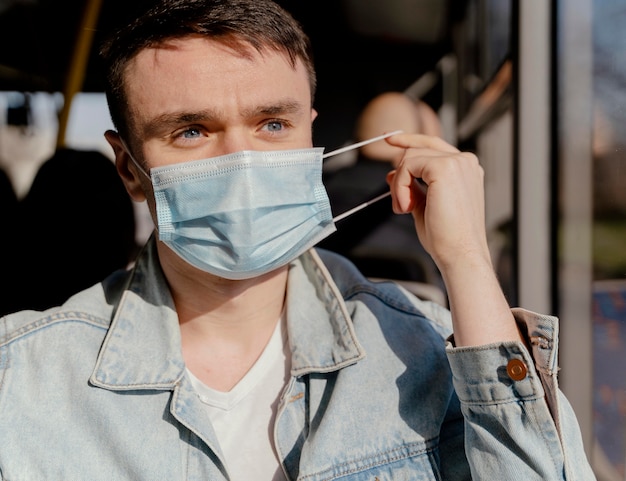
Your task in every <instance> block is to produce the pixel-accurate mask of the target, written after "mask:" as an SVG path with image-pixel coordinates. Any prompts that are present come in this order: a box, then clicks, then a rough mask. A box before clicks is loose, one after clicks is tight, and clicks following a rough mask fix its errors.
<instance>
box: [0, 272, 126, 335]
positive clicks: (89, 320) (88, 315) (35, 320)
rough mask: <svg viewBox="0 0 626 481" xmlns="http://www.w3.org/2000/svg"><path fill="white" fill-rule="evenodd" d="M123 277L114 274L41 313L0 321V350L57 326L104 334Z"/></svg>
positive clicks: (15, 315)
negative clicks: (96, 331)
mask: <svg viewBox="0 0 626 481" xmlns="http://www.w3.org/2000/svg"><path fill="white" fill-rule="evenodd" d="M125 276H126V273H124V272H119V273H114V274H112V275H111V276H110V277H108V278H107V279H105V280H104V281H103V282H100V283H98V284H95V285H93V286H91V287H89V288H87V289H85V290H83V291H80V292H78V293H76V294H74V295H73V296H72V297H70V298H69V299H68V300H67V301H65V302H64V303H63V304H62V305H60V306H56V307H52V308H50V309H46V310H44V311H35V310H24V311H19V312H15V313H12V314H9V315H7V316H5V317H2V318H0V347H3V346H7V345H9V344H11V343H13V342H15V341H18V340H20V339H24V338H27V337H31V336H33V335H36V334H37V333H42V332H48V333H49V332H50V330H51V329H53V328H56V327H60V326H68V325H82V326H84V327H87V328H93V329H97V330H101V331H102V332H103V333H104V331H105V330H106V329H107V328H108V327H109V325H110V323H111V318H112V315H113V310H114V306H115V305H116V304H117V301H118V299H119V295H120V293H121V286H122V285H124V283H123V279H124V278H125ZM61 335H63V334H61ZM75 341H78V339H75Z"/></svg>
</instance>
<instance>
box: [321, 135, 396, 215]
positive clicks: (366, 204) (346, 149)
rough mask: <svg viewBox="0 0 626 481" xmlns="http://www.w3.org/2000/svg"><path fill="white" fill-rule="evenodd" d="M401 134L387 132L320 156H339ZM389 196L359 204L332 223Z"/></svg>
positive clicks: (382, 195)
mask: <svg viewBox="0 0 626 481" xmlns="http://www.w3.org/2000/svg"><path fill="white" fill-rule="evenodd" d="M401 133H402V130H394V131H393V132H388V133H386V134H383V135H379V136H378V137H373V138H371V139H367V140H363V141H362V142H357V143H356V144H352V145H348V146H346V147H341V148H340V149H337V150H333V151H332V152H328V153H327V154H324V155H322V158H323V159H325V158H326V157H331V156H333V155H339V154H342V153H344V152H347V151H349V150H353V149H358V148H359V147H363V146H364V145H367V144H371V143H372V142H377V141H379V140H383V139H386V138H387V137H391V136H392V135H396V134H401ZM390 195H391V192H385V193H384V194H381V195H379V196H376V197H374V198H373V199H370V200H368V201H367V202H363V203H362V204H359V205H357V206H356V207H353V208H352V209H349V210H347V211H345V212H344V213H343V214H339V215H337V216H335V217H333V222H339V221H340V220H342V219H345V218H346V217H349V216H351V215H352V214H354V213H356V212H358V211H360V210H361V209H365V208H366V207H368V206H370V205H372V204H374V203H376V202H378V201H379V200H383V199H384V198H385V197H389V196H390Z"/></svg>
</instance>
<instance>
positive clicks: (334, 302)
mask: <svg viewBox="0 0 626 481" xmlns="http://www.w3.org/2000/svg"><path fill="white" fill-rule="evenodd" d="M287 322H288V334H289V343H290V347H291V351H292V363H291V365H292V375H293V376H301V375H303V374H306V373H310V372H331V371H334V370H337V369H341V368H342V367H345V366H347V365H350V364H353V363H355V362H356V361H358V360H359V359H361V358H362V357H363V356H364V353H363V349H362V348H361V346H360V345H359V343H358V341H357V339H356V335H355V332H354V327H353V325H352V320H351V318H350V315H349V313H348V309H347V307H346V304H345V303H344V301H343V299H342V297H341V294H340V293H339V291H338V288H337V286H336V285H335V284H334V282H333V281H332V279H331V276H330V274H329V272H328V270H327V269H326V267H325V266H324V264H323V262H322V261H321V259H320V258H319V256H318V255H317V254H316V253H315V251H313V250H311V251H309V252H307V253H305V254H303V255H302V256H301V257H300V258H299V259H297V260H295V261H294V262H293V263H292V264H291V266H290V270H289V280H288V287H287ZM184 372H185V363H184V360H183V356H182V350H181V337H180V329H179V325H178V316H177V314H176V311H175V308H174V303H173V300H172V297H171V295H170V291H169V288H168V286H167V283H166V281H165V277H164V275H163V272H162V271H161V268H160V265H159V260H158V255H157V252H156V241H155V240H154V239H151V240H150V241H149V242H148V244H147V245H146V247H145V248H144V250H143V252H142V254H141V255H140V256H139V258H138V260H137V263H136V265H135V266H134V268H133V270H132V272H131V277H130V281H129V284H128V287H127V288H126V290H125V291H124V293H123V295H122V296H121V298H120V301H119V303H118V305H117V306H116V309H114V316H113V319H112V322H111V326H110V328H109V331H108V333H107V335H106V337H105V340H104V343H103V345H102V347H101V349H100V353H99V355H98V359H97V361H96V365H95V369H94V371H93V374H92V376H91V379H90V381H91V382H92V384H94V385H96V386H99V387H102V388H105V389H111V390H137V389H139V390H141V389H157V390H170V389H173V388H174V387H175V385H176V384H177V383H178V382H179V381H180V380H181V379H182V377H183V376H184Z"/></svg>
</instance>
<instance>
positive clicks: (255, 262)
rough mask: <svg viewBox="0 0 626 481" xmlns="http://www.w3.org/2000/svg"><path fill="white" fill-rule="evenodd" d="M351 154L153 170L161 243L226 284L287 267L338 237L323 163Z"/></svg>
mask: <svg viewBox="0 0 626 481" xmlns="http://www.w3.org/2000/svg"><path fill="white" fill-rule="evenodd" d="M388 135H391V134H388ZM360 145H363V144H362V143H360V144H356V145H355V146H350V147H349V148H357V147H359V146H360ZM349 148H343V149H340V150H339V151H335V152H331V153H330V154H327V155H325V156H323V155H322V152H323V149H322V148H310V149H298V150H278V151H242V152H235V153H232V154H227V155H222V156H219V157H213V158H208V159H203V160H196V161H190V162H183V163H177V164H173V165H167V166H163V167H155V168H152V169H150V175H149V176H148V177H149V178H150V180H151V182H152V187H153V190H154V199H155V204H156V216H157V231H158V236H159V240H160V241H162V242H164V243H165V244H166V245H167V246H168V247H169V248H170V249H172V250H173V251H174V252H175V253H176V254H178V255H179V256H180V257H181V258H183V259H184V260H185V261H187V262H188V263H189V264H191V265H193V266H195V267H197V268H198V269H200V270H203V271H205V272H208V273H210V274H213V275H215V276H219V277H223V278H226V279H233V280H237V279H248V278H252V277H257V276H260V275H262V274H265V273H268V272H271V271H273V270H275V269H277V268H279V267H282V266H284V265H286V264H288V263H289V262H291V261H292V260H294V259H295V258H296V257H298V256H299V255H300V254H302V253H303V252H305V251H306V250H308V249H310V248H311V247H313V246H314V245H315V244H317V243H318V242H320V241H321V240H322V239H324V238H325V237H327V236H328V235H330V234H332V233H333V232H335V230H336V228H335V224H334V221H333V216H332V212H331V208H330V203H329V200H328V195H327V194H326V189H325V188H324V185H323V184H322V160H323V157H327V156H329V155H335V154H336V153H341V152H344V151H345V150H348V149H349ZM127 150H128V149H127ZM131 158H132V159H133V161H134V162H135V163H136V164H137V162H136V161H135V159H134V158H133V157H132V155H131ZM137 165H138V167H139V168H140V169H141V171H142V172H143V173H144V174H145V175H148V174H146V173H145V171H144V170H143V169H142V168H141V166H139V164H137ZM342 218H343V216H342Z"/></svg>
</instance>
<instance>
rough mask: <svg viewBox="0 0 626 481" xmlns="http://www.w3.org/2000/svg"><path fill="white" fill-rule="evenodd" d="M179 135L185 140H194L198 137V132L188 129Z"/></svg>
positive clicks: (197, 130)
mask: <svg viewBox="0 0 626 481" xmlns="http://www.w3.org/2000/svg"><path fill="white" fill-rule="evenodd" d="M181 135H182V136H183V137H184V138H186V139H195V138H197V137H199V136H200V130H199V129H193V128H190V129H187V130H184V131H183V132H182V134H181Z"/></svg>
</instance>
